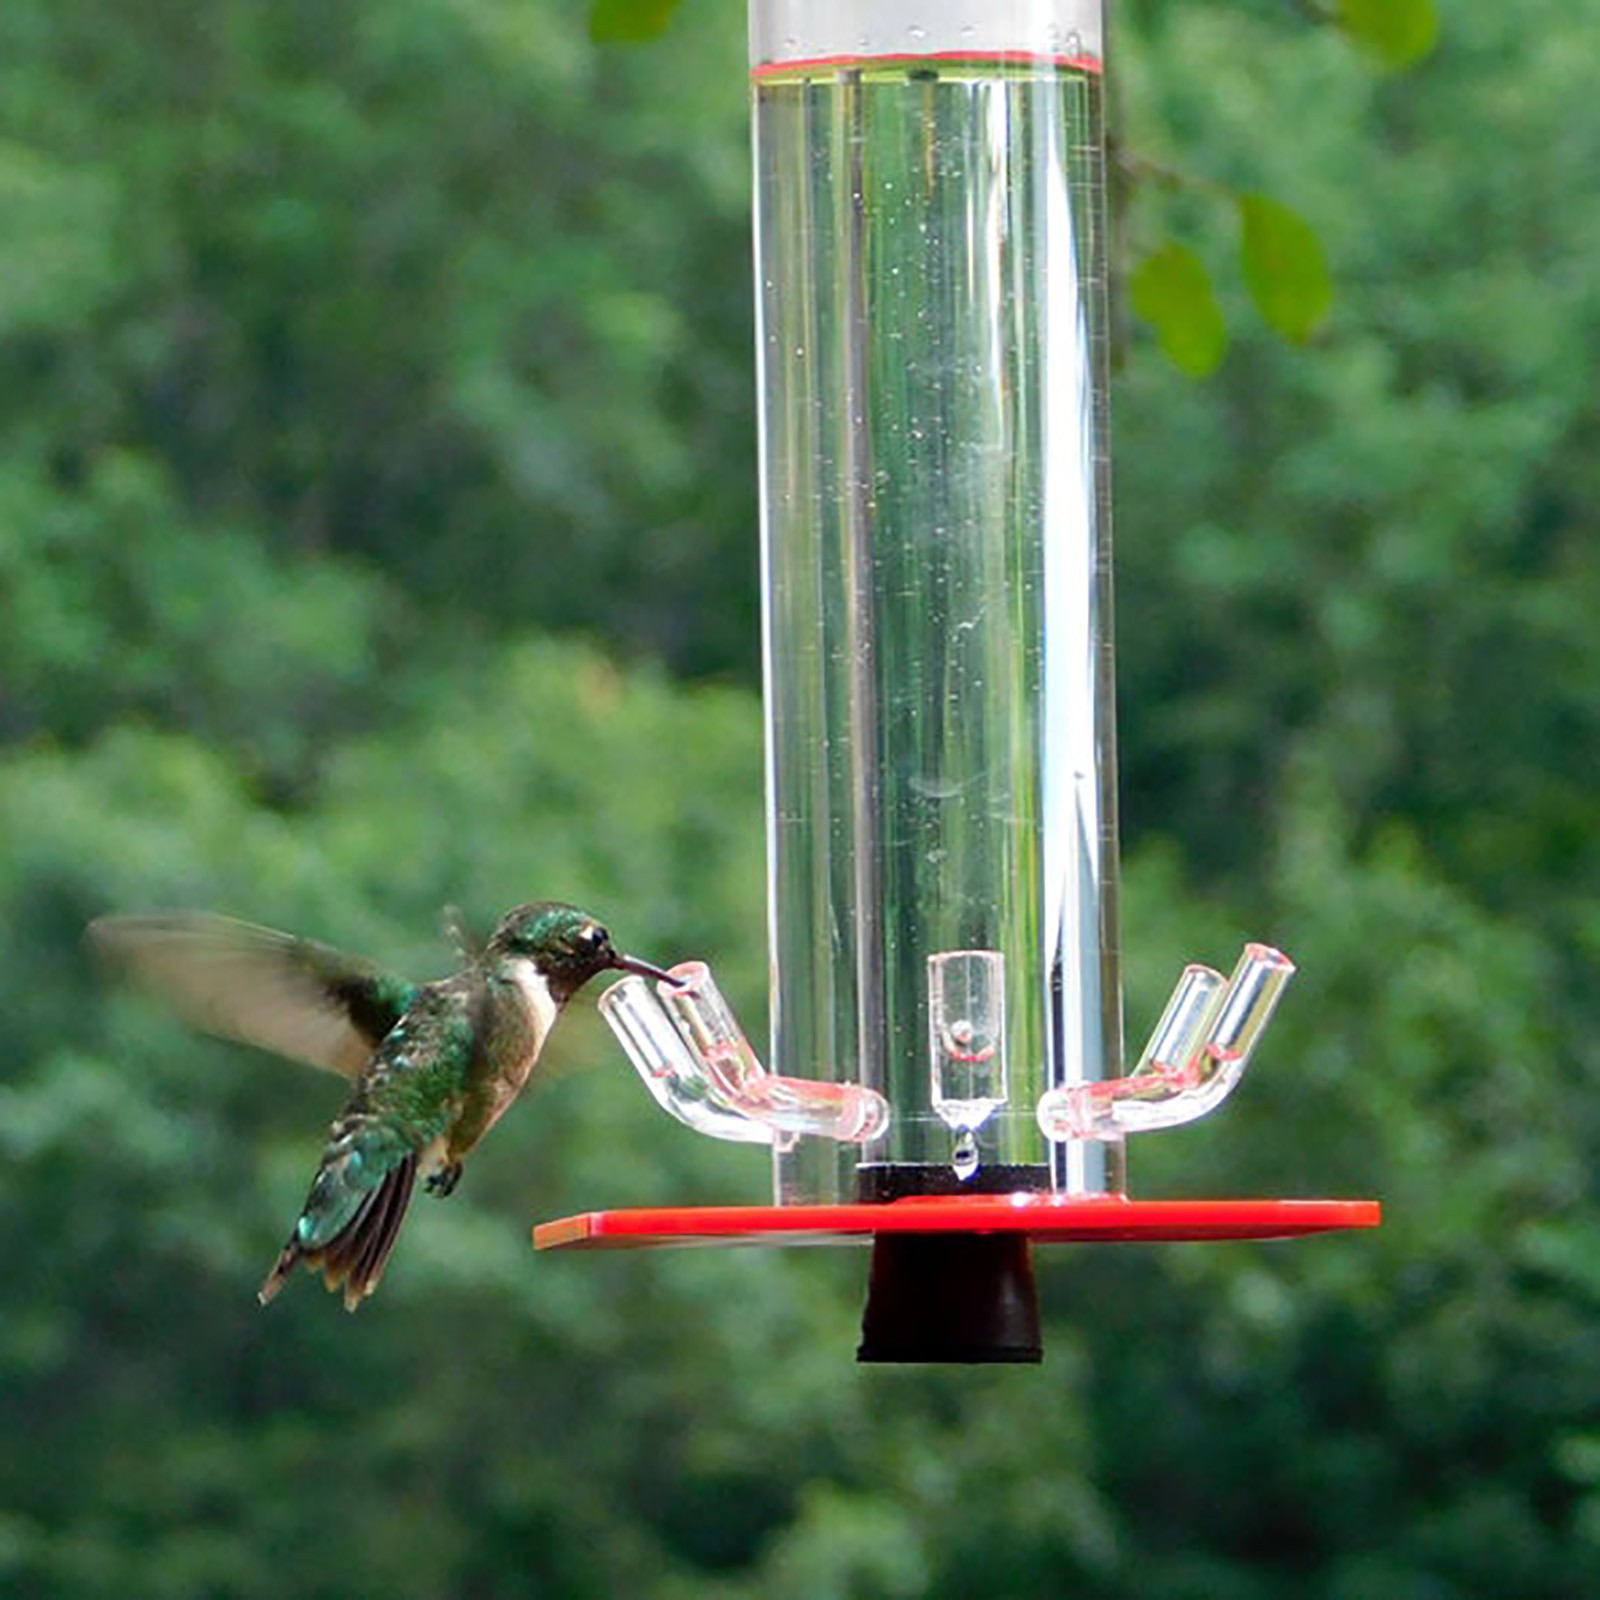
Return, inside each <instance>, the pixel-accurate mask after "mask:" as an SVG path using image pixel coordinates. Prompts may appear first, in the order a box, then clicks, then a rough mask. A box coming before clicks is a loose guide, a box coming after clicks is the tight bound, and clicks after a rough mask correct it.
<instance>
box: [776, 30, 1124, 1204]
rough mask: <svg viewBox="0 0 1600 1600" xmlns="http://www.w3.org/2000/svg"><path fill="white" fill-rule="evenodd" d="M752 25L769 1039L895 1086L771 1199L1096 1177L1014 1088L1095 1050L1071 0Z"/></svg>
mask: <svg viewBox="0 0 1600 1600" xmlns="http://www.w3.org/2000/svg"><path fill="white" fill-rule="evenodd" d="M751 47H752V66H753V74H752V76H753V85H754V88H753V93H754V115H755V162H756V238H757V262H756V269H757V286H758V303H759V304H758V310H759V364H760V393H761V506H762V549H763V600H764V614H765V616H764V620H765V651H766V661H765V667H766V707H767V767H768V772H767V776H768V841H769V886H770V897H769V905H770V918H771V927H770V941H771V951H772V958H773V1008H772V1012H773V1040H772V1048H771V1051H770V1061H771V1064H772V1068H773V1071H774V1072H775V1073H777V1074H779V1075H781V1076H784V1077H792V1078H802V1077H809V1076H817V1075H833V1076H837V1077H839V1078H842V1079H849V1080H854V1081H856V1082H859V1083H862V1084H864V1085H866V1086H868V1087H870V1088H872V1089H874V1090H876V1091H877V1092H879V1093H880V1094H882V1095H883V1096H884V1098H885V1100H886V1101H887V1102H888V1104H889V1106H890V1108H891V1110H892V1116H891V1118H890V1120H889V1123H888V1128H887V1132H886V1134H885V1135H884V1136H882V1137H881V1138H879V1139H877V1140H874V1141H873V1142H871V1143H870V1144H868V1145H867V1146H866V1147H865V1148H864V1150H863V1149H861V1148H841V1146H840V1145H839V1144H837V1143H835V1142H833V1141H821V1140H817V1139H813V1138H805V1137H802V1138H801V1139H799V1140H798V1141H796V1142H795V1143H794V1144H793V1145H792V1146H791V1147H790V1148H789V1149H787V1150H786V1151H784V1152H782V1153H781V1154H780V1156H779V1158H778V1160H779V1180H780V1181H779V1192H780V1196H781V1197H782V1198H784V1199H786V1200H813V1201H826V1200H831V1199H835V1198H838V1197H840V1196H841V1195H843V1196H845V1197H847V1198H853V1197H854V1196H855V1195H857V1194H862V1195H870V1196H875V1197H880V1198H888V1197H891V1196H892V1195H893V1194H895V1193H915V1192H925V1191H926V1190H928V1189H930V1188H941V1187H947V1186H948V1184H949V1181H950V1175H951V1173H952V1170H954V1171H955V1174H956V1177H957V1178H958V1179H959V1180H960V1181H961V1182H962V1184H963V1185H967V1184H968V1180H969V1179H970V1180H971V1183H970V1187H976V1188H983V1187H1005V1188H1008V1189H1026V1188H1048V1187H1054V1188H1057V1189H1061V1190H1065V1191H1067V1192H1072V1193H1085V1194H1088V1193H1105V1192H1116V1191H1118V1190H1119V1189H1120V1187H1121V1162H1120V1143H1119V1139H1118V1137H1117V1136H1116V1135H1115V1134H1112V1135H1111V1136H1109V1137H1105V1136H1103V1137H1100V1138H1097V1139H1093V1140H1087V1141H1073V1142H1068V1143H1052V1142H1051V1141H1050V1140H1048V1139H1047V1138H1046V1137H1045V1135H1044V1133H1043V1131H1042V1130H1041V1128H1040V1126H1039V1123H1038V1120H1037V1116H1036V1109H1037V1106H1038V1102H1039V1100H1040V1099H1041V1097H1042V1096H1043V1095H1044V1094H1045V1093H1047V1092H1048V1091H1050V1090H1051V1089H1054V1088H1058V1087H1064V1086H1073V1085H1080V1084H1087V1083H1093V1082H1096V1081H1098V1080H1100V1079H1102V1078H1109V1077H1116V1076H1117V1075H1118V1074H1119V1073H1120V1072H1121V1071H1122V1059H1121V1058H1122V1044H1121V986H1120V980H1119V973H1118V964H1117V938H1116V854H1117V848H1116V847H1117V840H1116V815H1115V789H1116V763H1115V751H1114V742H1113V693H1112V663H1111V636H1110V624H1111V593H1110V558H1111V551H1110V527H1109V518H1108V493H1107V490H1108V483H1107V474H1108V455H1107V438H1106V374H1105V346H1106V306H1105V249H1104V202H1103V154H1102V142H1101V131H1100V119H1101V76H1100V14H1099V6H1098V3H1078V0H1046V3H1031V4H1023V3H1006V0H1001V3H992V0H983V3H979V0H971V3H969V4H967V5H955V4H948V3H943V4H941V3H936V0H935V3H927V0H921V3H919V0H882V3H877V4H873V3H866V4H863V3H859V0H858V3H849V4H847V3H844V0H822V3H817V0H753V4H752V8H751ZM945 955H959V956H961V957H962V958H963V959H965V960H966V961H968V963H969V964H970V965H971V967H972V970H973V971H974V972H981V973H982V974H983V975H984V979H985V982H986V983H987V984H988V985H989V987H990V988H992V989H993V991H994V992H993V994H992V995H989V996H988V997H987V998H986V1000H985V1003H986V1004H987V1005H990V1006H992V1007H993V1009H994V1011H995V1014H996V1015H997V1016H1000V1017H1003V1021H1004V1029H1003V1041H1002V1049H1003V1054H1002V1055H1001V1056H999V1057H995V1058H992V1059H989V1060H987V1062H986V1072H985V1087H984V1088H983V1091H982V1092H981V1093H973V1094H954V1095H951V1094H948V1093H946V1092H944V1091H943V1089H942V1085H943V1084H944V1081H945V1079H944V1077H943V1076H941V1074H942V1073H944V1072H945V1069H946V1068H948V1067H949V1065H950V1063H951V1061H953V1060H955V1059H956V1057H955V1056H950V1057H948V1058H947V1059H946V1060H945V1061H943V1062H942V1063H941V1061H940V1060H939V1059H937V1052H938V1046H937V1043H936V1041H937V1040H938V1039H939V1037H940V1031H939V1025H938V1020H937V1019H936V1018H934V1017H933V1016H932V1011H931V1008H932V1006H933V1005H934V997H933V996H932V994H931V993H930V975H937V974H939V973H941V972H943V971H944V970H945V969H944V968H943V967H942V966H941V964H940V960H939V958H941V957H942V956H945ZM930 962H931V963H932V965H931V966H930ZM986 993H987V991H986ZM951 1020H953V1021H954V1022H955V1023H957V1024H970V1023H971V1021H972V1019H970V1018H953V1019H951ZM930 1041H935V1042H934V1043H932V1044H930ZM930 1051H932V1056H933V1058H932V1059H931V1058H930ZM957 1055H959V1052H957ZM969 1075H970V1074H969ZM999 1086H1003V1098H997V1096H996V1092H995V1091H996V1089H997V1087H999ZM956 1101H960V1102H963V1103H964V1109H962V1110H961V1111H960V1112H959V1115H957V1116H955V1117H954V1118H953V1117H952V1113H951V1109H950V1107H951V1104H953V1103H954V1102H956ZM980 1101H981V1102H985V1105H984V1108H983V1109H984V1114H983V1116H982V1117H981V1119H978V1120H977V1121H976V1122H974V1120H973V1116H974V1108H975V1107H976V1106H977V1105H978V1103H979V1102H980ZM953 1162H954V1168H953V1166H952V1163H953Z"/></svg>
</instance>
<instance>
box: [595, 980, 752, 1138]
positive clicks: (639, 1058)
mask: <svg viewBox="0 0 1600 1600" xmlns="http://www.w3.org/2000/svg"><path fill="white" fill-rule="evenodd" d="M600 1014H601V1016H603V1017H604V1018H605V1019H606V1021H607V1022H608V1023H610V1025H611V1031H612V1032H613V1033H614V1034H616V1036H617V1042H618V1043H619V1044H620V1045H621V1046H622V1048H623V1052H624V1053H625V1054H626V1055H627V1057H628V1059H629V1060H630V1061H631V1062H632V1063H633V1065H634V1069H635V1070H636V1071H637V1072H638V1074H639V1076H640V1077H641V1078H642V1079H643V1080H644V1086H645V1088H647V1089H648V1090H649V1091H650V1093H651V1094H652V1095H653V1096H654V1097H655V1101H656V1104H657V1105H659V1106H660V1107H661V1109H662V1110H663V1111H666V1112H668V1113H670V1114H671V1115H672V1116H674V1117H676V1118H677V1119H678V1121H679V1122H682V1123H686V1124H687V1125H688V1126H689V1127H691V1128H693V1129H694V1130H695V1132H696V1133H705V1134H709V1135H710V1136H711V1137H712V1138H713V1139H732V1140H736V1141H738V1142H740V1143H743V1144H771V1143H772V1129H771V1128H770V1127H768V1126H767V1125H766V1124H765V1123H762V1122H752V1121H751V1120H750V1119H749V1117H747V1116H744V1115H743V1114H742V1113H740V1112H738V1111H733V1110H729V1109H728V1108H727V1107H726V1106H725V1105H724V1104H723V1103H722V1101H721V1100H720V1098H719V1097H718V1095H717V1092H716V1090H715V1089H714V1088H713V1087H712V1085H711V1084H710V1083H709V1082H708V1081H707V1080H706V1076H705V1074H704V1073H703V1072H701V1070H700V1068H699V1066H698V1064H697V1063H696V1061H695V1058H694V1056H693V1054H692V1053H691V1052H690V1050H689V1047H688V1045H686V1044H685V1043H684V1042H683V1039H682V1038H681V1037H680V1036H679V1033H678V1030H677V1027H676V1026H675V1025H674V1023H673V1021H672V1018H671V1017H669V1016H668V1015H667V1014H666V1012H665V1011H663V1010H662V1009H661V1004H660V1002H659V1001H658V1000H657V999H656V997H655V995H654V993H652V991H651V985H650V980H649V979H648V978H641V977H638V976H637V975H635V976H633V977H628V978H624V979H622V980H621V982H619V983H614V984H612V985H611V987H610V988H609V989H607V990H606V992H605V993H604V994H603V995H601V996H600Z"/></svg>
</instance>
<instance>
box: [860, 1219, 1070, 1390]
mask: <svg viewBox="0 0 1600 1600" xmlns="http://www.w3.org/2000/svg"><path fill="white" fill-rule="evenodd" d="M1043 1357H1044V1346H1043V1343H1042V1341H1041V1338H1040V1333H1039V1291H1038V1288H1037V1286H1036V1285H1035V1283H1034V1280H1033V1248H1032V1246H1031V1244H1030V1243H1029V1241H1028V1239H1027V1237H1026V1236H1025V1235H1023V1234H1019V1233H880V1234H878V1235H876V1236H875V1237H874V1239H873V1241H872V1273H871V1277H870V1279H869V1281H868V1284H867V1309H866V1312H865V1314H864V1315H863V1317H862V1319H861V1344H860V1346H859V1347H858V1349H857V1350H856V1360H857V1361H885V1362H887V1361H902V1362H915V1361H961V1362H968V1363H977V1362H1001V1361H1011V1362H1033V1363H1037V1362H1039V1361H1041V1360H1042V1359H1043Z"/></svg>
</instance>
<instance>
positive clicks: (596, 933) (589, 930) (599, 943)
mask: <svg viewBox="0 0 1600 1600" xmlns="http://www.w3.org/2000/svg"><path fill="white" fill-rule="evenodd" d="M578 943H579V945H580V946H582V948H583V949H584V950H586V951H588V952H589V953H590V954H591V955H598V954H599V953H600V951H602V950H604V949H605V948H606V946H607V945H608V944H610V943H611V935H610V934H609V933H607V932H606V930H605V929H604V928H602V927H601V926H600V924H599V923H598V922H591V923H590V924H589V925H588V926H587V927H586V928H584V929H583V930H582V931H581V932H580V933H579V934H578Z"/></svg>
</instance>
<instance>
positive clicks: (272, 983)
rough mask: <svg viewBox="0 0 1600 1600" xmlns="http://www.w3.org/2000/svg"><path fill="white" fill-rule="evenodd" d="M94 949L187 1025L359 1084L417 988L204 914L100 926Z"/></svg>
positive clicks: (112, 920)
mask: <svg viewBox="0 0 1600 1600" xmlns="http://www.w3.org/2000/svg"><path fill="white" fill-rule="evenodd" d="M88 936H89V942H90V944H91V945H92V946H93V947H94V948H95V949H96V950H97V951H98V952H99V953H100V954H101V955H102V956H103V957H104V958H105V959H106V960H107V961H108V962H109V963H110V964H111V965H112V966H113V967H115V968H116V969H117V970H118V971H120V972H122V973H124V974H126V975H127V976H128V977H130V978H132V979H133V980H134V981H135V982H137V983H139V984H141V985H142V986H143V987H145V988H147V989H149V990H151V991H152V992H153V993H155V994H158V995H160V996H161V998H162V999H164V1000H165V1001H166V1002H167V1003H168V1004H169V1005H171V1006H172V1007H173V1008H174V1009H175V1010H176V1011H177V1012H178V1014H179V1015H180V1016H182V1017H183V1018H184V1020H185V1021H187V1022H191V1023H193V1024H194V1026H195V1027H197V1028H204V1029H205V1030H206V1031H207V1032H208V1033H216V1034H221V1035H222V1036H223V1037H224V1038H228V1039H238V1040H240V1041H242V1042H243V1043H245V1044H252V1045H256V1046H258V1047H259V1048H261V1049H263V1050H272V1051H275V1052H276V1053H277V1054H278V1055H282V1056H288V1057H290V1058H291V1059H293V1060H296V1061H306V1062H309V1063H310V1064H311V1065H312V1066H314V1067H322V1068H323V1069H324V1070H326V1071H328V1072H337V1073H340V1074H342V1075H343V1076H344V1077H347V1078H353V1077H355V1076H357V1075H358V1074H359V1073H360V1072H361V1070H362V1068H364V1067H365V1066H366V1065H367V1063H368V1062H369V1061H370V1060H371V1059H372V1053H373V1051H374V1050H375V1049H376V1048H377V1046H378V1043H379V1041H380V1040H381V1039H382V1038H383V1037H384V1035H385V1034H387V1033H388V1032H389V1030H390V1029H391V1028H392V1027H393V1026H394V1025H395V1023H396V1022H398V1021H399V1020H400V1016H401V1013H402V1012H404V1011H405V1009H406V1007H407V1006H408V1005H410V1004H411V1002H412V1000H413V999H415V997H416V995H417V992H418V986H417V985H416V984H413V983H411V982H409V981H407V980H406V979H404V978H400V977H396V976H395V975H394V974H392V973H387V972H384V971H382V970H381V969H380V968H378V967H376V966H374V965H373V964H372V963H371V962H368V961H363V960H362V959H361V958H360V957H358V956H347V955H345V954H344V953H343V952H342V951H339V950H335V949H333V948H332V947H331V946H329V945H325V944H318V943H317V942H316V941H315V940H314V939H301V938H297V937H295V935H293V934H288V933H276V932H274V931H273V930H272V929H271V928H258V927H256V926H255V925H254V924H252V923H248V922H237V921H235V920H234V919H233V918H231V917H217V916H210V915H206V914H204V913H200V912H173V913H156V914H153V915H148V916H128V917H100V918H98V919H97V920H96V921H94V922H92V923H90V924H89V935H88Z"/></svg>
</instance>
